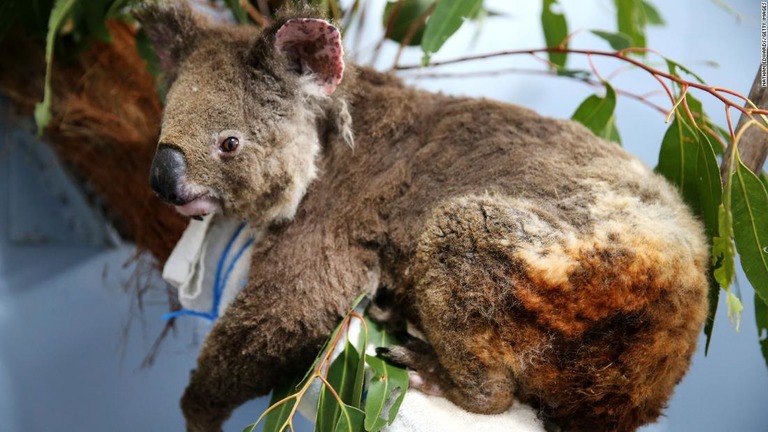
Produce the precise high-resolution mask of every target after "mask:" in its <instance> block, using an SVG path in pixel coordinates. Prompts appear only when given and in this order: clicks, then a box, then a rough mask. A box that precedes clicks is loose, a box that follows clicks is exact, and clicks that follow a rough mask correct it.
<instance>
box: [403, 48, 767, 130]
mask: <svg viewBox="0 0 768 432" xmlns="http://www.w3.org/2000/svg"><path fill="white" fill-rule="evenodd" d="M638 51H643V52H652V51H651V50H648V49H638V48H628V49H625V50H621V51H597V50H584V49H570V48H563V47H547V48H534V49H520V50H506V51H499V52H494V53H486V54H477V55H470V56H464V57H459V58H455V59H451V60H443V61H438V62H432V63H430V64H429V65H427V66H425V67H439V66H445V65H449V64H457V63H463V62H468V61H474V60H483V59H488V58H494V57H502V56H510V55H519V54H529V55H536V54H539V53H549V52H563V53H569V54H583V55H587V56H600V57H610V58H615V59H618V60H622V61H625V62H628V63H630V64H632V65H634V66H636V67H638V68H639V69H642V70H644V71H646V72H648V73H650V74H651V75H652V76H653V77H654V78H655V79H656V80H657V81H659V83H661V85H662V86H663V87H664V89H665V90H666V91H667V94H668V95H669V97H670V99H671V100H672V103H673V104H675V102H676V99H675V98H674V96H673V95H672V92H671V90H670V89H669V86H668V85H667V83H666V82H664V81H663V79H666V80H669V81H671V82H674V83H676V84H677V85H679V86H681V87H686V86H687V87H692V88H695V89H698V90H701V91H703V92H706V93H709V94H710V95H711V96H713V97H715V98H716V99H718V100H720V101H721V102H722V103H723V104H724V105H725V107H726V111H727V112H730V109H731V108H734V109H736V110H738V111H740V112H741V113H742V115H745V116H748V117H750V118H754V116H755V115H758V114H759V115H766V114H768V110H766V109H760V108H747V107H744V106H742V105H741V104H740V103H737V102H734V101H733V100H732V99H730V98H728V97H726V96H724V95H723V93H725V94H728V95H731V96H735V97H737V98H739V99H741V101H742V103H745V102H747V101H748V100H749V99H748V98H747V97H746V96H743V95H741V94H739V93H737V92H735V91H731V90H728V91H725V90H724V89H722V88H719V87H713V86H709V85H706V84H701V83H698V82H695V81H690V80H686V79H684V78H681V77H679V76H676V75H673V74H671V73H667V72H664V71H662V70H659V69H656V68H654V67H652V66H648V65H647V64H645V63H643V62H641V61H639V60H636V59H633V58H631V57H628V56H627V55H626V54H629V53H632V52H638ZM421 67H422V66H421V65H406V66H397V67H396V68H395V69H396V70H409V69H417V68H421ZM728 127H729V131H730V133H731V136H732V137H733V136H734V135H735V131H734V129H733V125H732V124H731V123H730V122H729V125H728Z"/></svg>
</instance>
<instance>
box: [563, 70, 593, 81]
mask: <svg viewBox="0 0 768 432" xmlns="http://www.w3.org/2000/svg"><path fill="white" fill-rule="evenodd" d="M557 76H563V77H569V78H575V79H580V80H586V79H588V78H590V77H591V76H592V72H590V71H588V70H586V69H558V70H557Z"/></svg>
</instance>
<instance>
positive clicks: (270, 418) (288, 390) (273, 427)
mask: <svg viewBox="0 0 768 432" xmlns="http://www.w3.org/2000/svg"><path fill="white" fill-rule="evenodd" d="M300 382H301V380H300V379H298V378H296V379H294V380H293V381H291V382H289V383H287V384H283V385H282V386H279V387H276V388H274V389H273V390H272V398H271V399H270V401H269V406H273V405H275V404H276V403H278V402H280V401H281V400H283V399H285V398H286V397H288V396H290V395H291V394H293V393H294V392H295V391H296V386H297V385H299V384H300ZM296 402H297V401H296V399H295V398H293V399H289V400H287V401H285V402H284V403H283V404H282V405H280V406H279V407H277V408H275V409H274V410H272V411H270V412H269V413H268V414H267V415H266V416H265V417H264V432H283V430H284V429H281V427H282V426H283V425H284V424H285V423H286V421H288V418H289V417H290V416H291V412H292V411H293V407H294V406H296ZM249 428H250V429H249ZM254 430H256V423H254V424H252V425H250V426H248V427H247V428H245V430H244V431H243V432H252V431H254Z"/></svg>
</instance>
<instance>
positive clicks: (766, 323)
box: [755, 293, 768, 366]
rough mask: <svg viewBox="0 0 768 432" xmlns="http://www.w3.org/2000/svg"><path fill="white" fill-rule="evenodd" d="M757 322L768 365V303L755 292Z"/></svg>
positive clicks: (762, 348)
mask: <svg viewBox="0 0 768 432" xmlns="http://www.w3.org/2000/svg"><path fill="white" fill-rule="evenodd" d="M755 322H756V324H757V338H758V340H759V341H760V351H762V352H763V359H764V360H765V364H766V366H768V305H766V303H765V302H763V299H761V298H760V297H759V296H758V295H757V293H755Z"/></svg>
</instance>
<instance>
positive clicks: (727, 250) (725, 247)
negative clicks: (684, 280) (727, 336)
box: [704, 196, 736, 355]
mask: <svg viewBox="0 0 768 432" xmlns="http://www.w3.org/2000/svg"><path fill="white" fill-rule="evenodd" d="M723 199H725V196H724V197H723ZM717 220H718V229H717V236H715V237H713V238H712V269H713V271H712V275H711V277H709V278H708V279H709V308H708V311H707V321H706V323H705V324H704V335H706V337H707V341H706V344H705V345H704V354H705V355H706V354H708V353H709V343H710V342H711V341H712V330H713V329H714V326H715V317H716V316H717V305H718V303H719V302H720V288H722V289H724V290H726V291H728V290H729V289H730V286H731V283H732V282H733V278H734V277H735V265H734V260H735V256H736V249H735V248H734V246H733V230H732V226H731V215H730V209H727V208H726V206H725V205H724V204H722V203H721V204H720V205H719V206H718V208H717ZM713 279H714V283H713V281H712V280H713Z"/></svg>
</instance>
